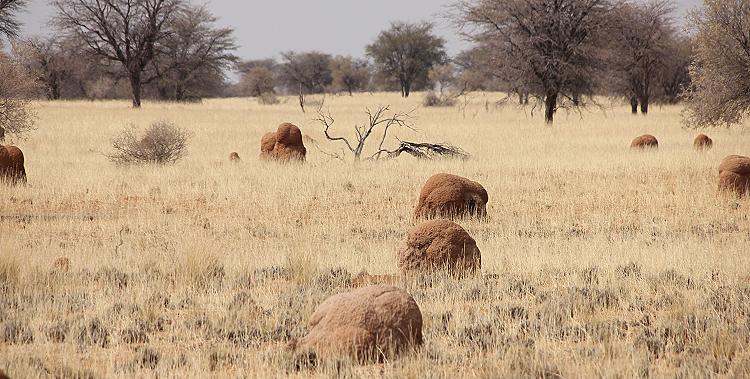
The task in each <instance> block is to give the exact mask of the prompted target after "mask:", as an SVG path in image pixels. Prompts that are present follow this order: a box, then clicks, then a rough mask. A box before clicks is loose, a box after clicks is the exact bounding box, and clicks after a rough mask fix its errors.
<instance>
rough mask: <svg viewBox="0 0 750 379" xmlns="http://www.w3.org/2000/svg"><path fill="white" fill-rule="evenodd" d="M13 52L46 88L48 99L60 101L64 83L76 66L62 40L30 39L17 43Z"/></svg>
mask: <svg viewBox="0 0 750 379" xmlns="http://www.w3.org/2000/svg"><path fill="white" fill-rule="evenodd" d="M13 50H14V53H15V54H16V55H17V56H18V58H19V59H20V60H21V61H22V62H23V65H24V66H25V67H26V69H27V70H28V71H29V72H30V73H31V74H32V75H33V76H34V78H35V79H36V81H37V82H39V83H40V84H42V85H43V86H44V89H45V94H46V96H47V99H49V100H58V99H60V97H61V96H62V88H63V81H65V80H66V79H67V78H68V77H69V76H70V73H71V71H72V70H73V66H74V65H73V64H72V62H71V60H72V59H71V56H70V55H69V54H67V52H66V51H65V48H64V47H63V45H62V44H61V43H60V40H59V39H58V38H56V37H54V36H52V37H35V38H29V39H26V40H20V41H15V42H14V43H13ZM78 63H80V57H78V61H77V62H76V64H78Z"/></svg>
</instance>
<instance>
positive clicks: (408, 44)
mask: <svg viewBox="0 0 750 379" xmlns="http://www.w3.org/2000/svg"><path fill="white" fill-rule="evenodd" d="M432 29H433V25H432V24H430V23H419V24H408V23H403V22H395V23H392V24H391V27H390V29H388V30H385V31H383V32H381V33H380V35H379V36H378V38H377V39H376V40H375V42H373V43H372V44H370V45H368V46H367V48H366V51H367V55H368V56H369V57H371V58H372V59H373V61H374V62H375V68H376V70H378V71H380V73H381V74H383V75H384V76H387V77H391V78H393V79H395V80H398V83H399V85H400V86H401V95H402V96H403V97H409V94H410V93H411V90H412V86H413V85H414V83H415V82H423V83H427V81H428V80H427V75H428V73H429V71H430V69H431V68H432V67H433V66H435V65H437V64H441V63H444V62H445V60H446V53H445V40H443V39H442V38H440V37H437V36H435V35H434V34H433V32H432Z"/></svg>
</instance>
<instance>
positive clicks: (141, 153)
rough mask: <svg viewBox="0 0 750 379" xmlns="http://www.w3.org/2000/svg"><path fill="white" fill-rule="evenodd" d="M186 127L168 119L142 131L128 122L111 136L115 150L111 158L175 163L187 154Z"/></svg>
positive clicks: (127, 161)
mask: <svg viewBox="0 0 750 379" xmlns="http://www.w3.org/2000/svg"><path fill="white" fill-rule="evenodd" d="M189 137H190V135H189V133H188V132H187V131H185V130H183V129H181V128H179V127H177V126H175V125H174V124H172V123H169V122H166V121H159V122H155V123H153V124H151V126H150V127H149V128H148V129H146V131H145V132H144V133H143V134H142V135H139V133H138V131H137V130H136V128H135V127H134V126H132V125H131V126H129V128H128V129H127V130H124V131H123V132H122V133H120V135H118V136H117V137H115V138H114V139H113V140H112V148H113V149H114V151H113V153H112V154H110V155H109V156H108V157H109V159H110V160H111V161H112V162H114V163H116V164H120V165H127V164H147V163H156V164H168V163H176V162H177V161H178V160H180V159H181V158H182V157H184V156H185V155H186V154H187V141H188V139H189Z"/></svg>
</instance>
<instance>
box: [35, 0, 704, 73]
mask: <svg viewBox="0 0 750 379" xmlns="http://www.w3.org/2000/svg"><path fill="white" fill-rule="evenodd" d="M454 2H455V0H377V1H374V0H316V1H312V0H208V1H206V3H207V4H208V7H209V9H210V10H211V11H212V12H213V13H214V15H216V16H217V17H218V18H219V24H220V25H221V26H231V27H233V28H234V29H235V37H236V38H237V44H238V45H239V50H238V51H237V55H239V56H240V57H241V58H243V59H260V58H270V57H278V53H279V52H282V51H289V50H293V51H310V50H318V51H322V52H326V53H330V54H346V55H353V56H356V57H362V56H364V49H365V45H367V44H369V43H371V42H372V41H373V40H374V39H375V38H376V37H377V35H378V33H379V32H380V31H381V30H383V29H386V28H387V27H388V26H389V24H390V22H391V21H409V22H414V21H432V22H434V23H435V24H436V30H435V32H436V33H437V34H438V35H440V36H441V37H443V38H445V39H446V40H447V41H448V46H447V47H448V52H449V53H450V54H451V55H454V54H456V53H458V52H459V51H461V50H463V49H464V48H466V47H467V46H468V45H467V44H466V43H465V42H463V41H462V40H461V39H460V38H459V36H458V35H457V33H456V32H455V30H454V29H453V28H452V26H451V25H450V24H449V23H448V22H447V21H446V20H444V19H443V17H442V16H441V15H442V14H443V13H444V12H445V7H446V5H449V4H452V3H454ZM30 3H31V5H30V7H29V9H28V12H27V13H26V14H23V15H22V16H21V19H22V21H23V23H24V35H26V36H30V35H43V34H47V33H49V30H48V27H47V25H46V24H47V21H48V20H49V18H50V17H51V16H52V15H53V13H54V12H53V9H52V7H51V6H49V5H48V1H47V0H31V2H30ZM194 3H196V4H198V3H200V1H196V2H194ZM700 3H701V1H700V0H677V4H678V8H679V10H680V14H682V13H684V11H685V10H686V9H689V8H692V7H695V6H696V5H699V4H700Z"/></svg>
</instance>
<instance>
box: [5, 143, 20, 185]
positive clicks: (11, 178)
mask: <svg viewBox="0 0 750 379" xmlns="http://www.w3.org/2000/svg"><path fill="white" fill-rule="evenodd" d="M0 181H4V182H7V183H10V184H18V183H26V169H25V168H24V157H23V152H21V149H19V148H17V147H15V146H2V145H0Z"/></svg>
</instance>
